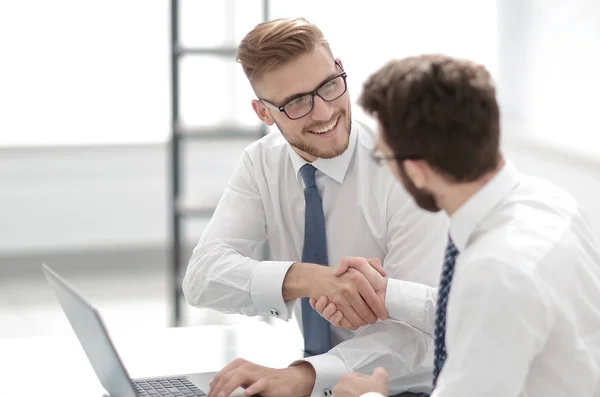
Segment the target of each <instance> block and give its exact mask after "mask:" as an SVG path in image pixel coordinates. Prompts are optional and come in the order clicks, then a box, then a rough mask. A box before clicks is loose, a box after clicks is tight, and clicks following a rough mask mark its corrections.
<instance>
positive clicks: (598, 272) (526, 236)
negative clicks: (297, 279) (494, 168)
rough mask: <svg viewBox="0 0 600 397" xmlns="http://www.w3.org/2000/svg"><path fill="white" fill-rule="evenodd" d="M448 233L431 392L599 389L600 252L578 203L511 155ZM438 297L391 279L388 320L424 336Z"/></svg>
mask: <svg viewBox="0 0 600 397" xmlns="http://www.w3.org/2000/svg"><path fill="white" fill-rule="evenodd" d="M450 235H451V237H452V240H453V242H454V244H455V245H456V248H457V249H458V251H459V255H458V257H457V260H456V265H455V270H454V277H453V280H452V284H451V287H450V294H449V298H448V306H447V314H446V319H447V323H446V350H447V353H448V357H447V359H446V361H445V364H444V367H443V369H442V371H441V373H440V375H439V378H438V381H437V387H436V389H435V391H434V392H433V394H432V397H459V396H460V397H465V396H488V397H494V396H498V397H513V396H514V397H516V396H530V397H553V396H557V397H558V396H561V397H562V396H596V397H597V396H600V254H599V253H598V248H597V245H596V243H595V242H594V238H593V236H592V233H591V229H590V227H589V225H588V223H587V221H586V220H585V219H584V217H583V215H582V214H581V212H580V208H579V207H578V205H577V203H576V202H575V200H574V199H573V198H571V197H570V196H569V195H568V194H567V193H565V192H564V191H563V190H561V189H559V188H558V187H556V186H554V185H552V184H550V183H548V182H546V181H542V180H539V179H536V178H532V177H529V176H526V175H523V174H519V173H517V171H516V169H515V168H514V166H513V165H512V164H511V163H510V162H509V163H507V164H506V165H505V166H504V167H503V169H502V170H501V171H500V172H499V173H498V174H497V175H496V176H495V177H494V178H493V179H491V180H490V181H489V182H488V183H487V184H485V185H484V187H483V188H482V189H481V190H480V191H479V192H477V193H476V194H475V195H474V196H473V197H471V198H470V199H469V200H468V201H467V202H466V203H465V204H464V205H462V206H461V207H460V208H459V209H458V211H457V212H456V213H455V214H454V215H453V216H452V217H451V219H450ZM419 299H420V300H421V302H422V305H421V307H419V306H418V305H415V304H414V302H416V301H418V300H419ZM436 300H437V291H436V289H435V288H430V287H427V286H423V285H417V284H414V283H406V282H404V281H401V280H389V281H388V288H387V292H386V307H387V308H388V311H389V314H390V317H391V318H394V319H398V320H402V321H407V322H409V323H410V324H412V325H413V326H415V327H417V328H418V329H421V330H422V331H423V332H426V333H429V334H432V333H433V332H434V331H433V330H434V321H435V302H436ZM405 302H411V304H410V305H407V304H406V303H405ZM389 370H390V371H393V369H392V368H389ZM375 394H377V393H375ZM373 395H374V394H369V396H373ZM364 397H366V395H365V396H364Z"/></svg>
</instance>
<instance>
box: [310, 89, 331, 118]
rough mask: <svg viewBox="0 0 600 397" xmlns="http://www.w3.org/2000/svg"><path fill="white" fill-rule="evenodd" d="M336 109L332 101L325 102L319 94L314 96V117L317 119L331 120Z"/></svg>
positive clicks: (312, 113) (312, 114)
mask: <svg viewBox="0 0 600 397" xmlns="http://www.w3.org/2000/svg"><path fill="white" fill-rule="evenodd" d="M333 113H334V109H333V106H332V105H331V103H330V102H325V101H324V100H323V99H321V98H320V97H319V96H318V95H315V97H314V103H313V110H312V112H311V116H312V119H313V120H315V121H329V120H331V117H332V116H333Z"/></svg>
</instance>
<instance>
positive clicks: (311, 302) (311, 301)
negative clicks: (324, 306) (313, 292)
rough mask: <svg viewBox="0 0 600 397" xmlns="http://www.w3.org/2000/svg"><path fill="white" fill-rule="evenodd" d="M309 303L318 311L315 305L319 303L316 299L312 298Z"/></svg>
mask: <svg viewBox="0 0 600 397" xmlns="http://www.w3.org/2000/svg"><path fill="white" fill-rule="evenodd" d="M308 303H310V307H312V308H313V310H316V309H315V304H316V303H317V301H316V300H315V298H310V299H309V300H308Z"/></svg>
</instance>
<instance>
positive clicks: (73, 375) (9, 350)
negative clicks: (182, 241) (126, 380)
mask: <svg viewBox="0 0 600 397" xmlns="http://www.w3.org/2000/svg"><path fill="white" fill-rule="evenodd" d="M111 338H112V340H113V343H114V345H115V347H116V349H117V351H118V352H119V355H120V356H121V360H122V361H123V363H124V365H125V367H126V368H127V371H128V372H129V375H130V376H131V377H132V378H141V377H151V376H162V375H165V376H169V375H180V374H187V373H202V372H217V371H219V370H220V369H221V368H223V367H224V366H225V365H227V364H228V363H229V362H230V361H231V360H233V359H235V358H237V357H242V358H245V359H247V360H249V361H252V362H255V363H257V364H260V365H265V366H269V367H275V368H277V367H279V368H283V367H287V366H288V365H289V364H290V363H291V362H292V361H294V360H297V359H299V358H302V357H303V355H302V351H299V350H297V346H296V347H292V346H291V344H290V343H289V341H286V339H285V336H284V335H281V333H279V332H277V330H276V329H275V328H274V327H273V326H271V325H269V324H267V323H264V322H260V321H256V322H253V321H250V322H244V324H243V325H233V326H231V325H229V326H225V325H223V326H221V325H214V326H212V325H209V326H197V327H181V328H165V329H152V330H148V332H145V333H142V334H140V333H139V332H135V333H133V332H131V333H118V334H111ZM0 381H1V383H0V384H1V385H2V388H0V397H29V396H32V397H33V396H35V397H46V396H48V397H54V396H57V397H58V396H60V397H88V396H89V397H99V396H102V394H103V393H104V389H103V388H102V386H101V385H100V383H99V382H98V380H97V378H96V375H95V373H94V371H93V369H92V367H91V365H90V364H89V361H88V359H87V357H86V356H85V353H84V351H83V349H82V348H81V345H80V344H79V340H78V339H77V337H76V336H75V334H74V333H73V334H72V336H68V337H34V338H23V339H7V340H0Z"/></svg>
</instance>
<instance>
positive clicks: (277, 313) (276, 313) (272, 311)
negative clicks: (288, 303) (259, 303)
mask: <svg viewBox="0 0 600 397" xmlns="http://www.w3.org/2000/svg"><path fill="white" fill-rule="evenodd" d="M271 315H273V316H279V310H277V309H271Z"/></svg>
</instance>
